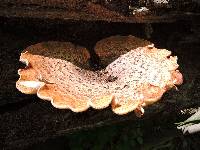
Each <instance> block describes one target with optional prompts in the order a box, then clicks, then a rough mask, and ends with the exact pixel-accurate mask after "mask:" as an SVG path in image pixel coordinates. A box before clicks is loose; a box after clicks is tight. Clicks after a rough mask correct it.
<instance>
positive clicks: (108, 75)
mask: <svg viewBox="0 0 200 150" xmlns="http://www.w3.org/2000/svg"><path fill="white" fill-rule="evenodd" d="M125 41H126V40H125ZM143 43H146V42H143ZM45 44H46V45H48V46H47V47H46V48H44V47H43V45H45ZM51 44H52V45H54V48H53V49H51V48H49V46H50V45H51ZM55 45H57V46H55ZM59 45H62V44H61V43H59V44H56V42H55V43H52V42H50V43H40V44H36V45H34V46H31V47H29V48H27V49H25V51H24V52H22V54H21V57H20V61H22V62H26V65H27V67H26V68H25V69H20V70H19V71H18V73H19V75H20V78H19V80H18V81H17V83H16V87H17V88H18V89H19V90H20V91H21V92H23V93H27V94H34V93H37V95H38V97H40V98H41V99H44V100H49V101H51V103H52V105H53V106H54V107H56V108H60V109H71V110H72V111H74V112H81V111H85V110H87V109H88V108H89V107H93V108H95V109H102V108H105V107H108V106H109V105H110V104H111V106H112V110H113V112H114V113H116V114H119V115H122V114H126V113H128V112H131V111H135V112H136V113H137V114H142V113H143V108H142V107H143V106H146V105H149V104H152V103H154V102H156V101H157V100H159V99H160V98H161V96H162V95H163V93H164V92H165V91H167V90H168V89H170V88H172V87H174V86H175V85H179V84H181V83H182V75H181V73H180V72H179V71H178V70H177V68H178V64H177V57H172V56H170V55H171V52H170V51H168V50H165V49H157V48H155V47H154V46H153V45H147V46H140V47H134V48H133V47H131V48H128V52H127V50H126V53H125V54H123V55H121V56H119V57H118V58H116V60H114V61H113V62H111V63H110V64H109V65H108V66H107V67H106V68H104V69H102V70H100V71H91V70H88V69H84V68H80V67H78V66H77V64H75V62H78V64H79V65H80V64H82V65H84V64H87V63H86V62H87V60H88V59H89V54H88V53H87V51H86V50H85V49H83V48H80V49H79V52H78V50H77V49H76V47H74V46H72V44H71V47H73V48H71V49H70V48H69V47H70V46H69V45H70V44H69V43H68V44H66V45H65V46H64V47H65V48H64V47H62V48H61V49H59V48H57V47H60V46H59ZM125 45H126V44H125ZM130 45H131V43H130ZM54 49H57V50H54ZM40 51H42V52H40ZM60 51H64V52H65V53H66V54H64V53H63V54H62V56H69V57H67V59H66V58H65V59H63V58H58V57H55V56H57V53H59V52H60ZM96 51H97V54H100V53H99V51H98V50H97V46H96ZM105 51H106V50H105ZM77 52H78V53H77ZM52 53H54V54H55V56H53V54H52ZM46 54H48V56H47V55H46ZM69 54H70V55H69ZM71 54H72V55H74V56H76V57H73V56H71ZM101 54H102V53H101ZM99 56H100V58H101V55H99ZM74 61H75V62H74ZM86 66H87V65H86ZM86 68H87V67H86Z"/></svg>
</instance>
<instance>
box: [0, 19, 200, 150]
mask: <svg viewBox="0 0 200 150" xmlns="http://www.w3.org/2000/svg"><path fill="white" fill-rule="evenodd" d="M152 29H153V33H152V34H151V37H150V39H149V40H150V41H151V42H153V43H155V45H156V46H157V47H160V48H167V49H169V50H171V51H172V53H173V54H174V55H177V56H178V58H179V60H178V63H179V64H180V71H181V72H182V73H183V76H184V84H183V85H182V86H180V88H179V91H170V92H168V93H166V94H165V95H164V96H163V98H162V100H161V101H160V102H159V103H157V104H155V105H153V106H151V107H148V108H146V109H145V110H146V113H145V115H144V116H143V118H141V119H139V118H136V117H135V115H134V113H130V114H128V115H125V116H118V115H115V114H113V112H112V111H111V110H110V108H108V109H104V110H93V109H89V110H88V111H86V112H83V113H73V112H71V111H70V110H58V109H55V108H53V107H52V106H51V105H50V104H49V103H48V102H45V101H41V100H39V99H38V98H37V96H35V95H33V96H32V95H24V94H22V93H20V92H18V91H17V89H16V88H15V82H16V80H17V79H18V75H17V70H18V69H19V68H21V67H22V66H20V65H21V64H20V62H19V56H20V53H21V51H22V50H23V49H24V48H26V47H27V46H29V45H32V44H35V43H39V42H42V41H49V40H57V41H71V42H73V43H76V44H79V45H82V46H84V47H87V48H88V49H90V52H91V53H92V54H93V56H95V55H94V52H93V49H92V48H93V47H94V44H95V43H96V42H97V41H99V40H100V39H103V38H105V37H108V36H111V35H116V34H119V35H129V34H133V35H135V36H138V37H142V38H145V37H146V36H145V35H146V34H145V31H146V30H145V25H142V24H140V25H138V24H125V23H105V22H104V23H102V22H96V23H95V22H93V23H92V22H76V23H74V22H61V21H55V22H51V21H48V20H38V19H34V20H26V19H10V20H8V19H7V18H1V24H0V35H1V36H0V49H1V52H0V64H1V68H0V69H1V70H0V124H1V125H0V147H3V148H6V149H7V148H13V149H15V148H20V149H21V148H23V147H26V146H29V145H31V144H34V143H37V142H41V141H45V140H46V139H49V138H53V137H57V136H60V135H66V134H68V133H70V132H74V131H77V130H83V129H89V128H94V127H97V126H103V125H106V124H114V123H118V122H123V121H127V120H136V121H141V122H142V120H143V119H145V120H146V119H147V120H148V119H149V120H151V119H152V118H153V119H155V118H158V117H160V118H163V117H165V116H170V115H172V114H176V115H178V116H179V117H181V116H182V114H181V113H180V110H182V109H185V108H191V107H198V106H200V101H199V98H200V82H199V81H200V71H199V70H200V65H199V59H200V55H199V54H198V52H199V49H200V45H199V43H200V37H199V35H200V34H199V31H200V30H199V29H200V27H199V23H198V20H193V22H192V23H191V22H184V23H183V22H175V23H170V24H152ZM93 60H96V59H93ZM93 64H95V63H93ZM183 116H184V115H183Z"/></svg>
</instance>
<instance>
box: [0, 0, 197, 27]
mask: <svg viewBox="0 0 200 150" xmlns="http://www.w3.org/2000/svg"><path fill="white" fill-rule="evenodd" d="M199 10H200V6H199V3H198V1H195V0H158V1H154V0H149V1H145V0H136V1H135V0H123V1H122V0H117V1H103V0H81V1H80V0H46V1H44V0H30V1H26V0H20V1H16V0H3V1H1V2H0V16H4V17H9V18H10V17H22V18H41V19H60V20H85V21H100V20H101V21H109V22H130V23H136V22H139V23H152V22H172V21H176V20H180V19H185V20H190V19H191V17H195V16H199V13H200V11H199Z"/></svg>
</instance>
